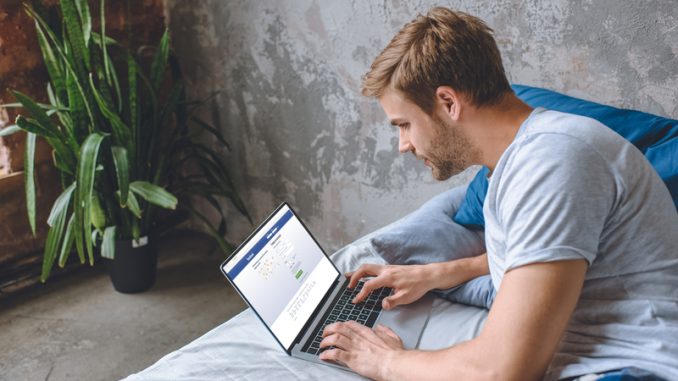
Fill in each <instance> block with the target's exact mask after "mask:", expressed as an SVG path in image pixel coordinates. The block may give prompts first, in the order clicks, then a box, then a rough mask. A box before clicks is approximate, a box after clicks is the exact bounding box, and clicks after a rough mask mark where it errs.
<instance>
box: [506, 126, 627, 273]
mask: <svg viewBox="0 0 678 381" xmlns="http://www.w3.org/2000/svg"><path fill="white" fill-rule="evenodd" d="M500 181H501V182H500V184H499V188H498V191H499V195H500V198H501V200H502V202H501V205H500V210H499V216H500V218H501V219H502V226H503V227H504V229H505V237H506V257H505V263H504V264H505V271H509V270H511V269H513V268H516V267H520V266H524V265H527V264H532V263H538V262H552V261H559V260H571V259H582V258H583V259H586V261H587V262H588V264H589V265H590V264H591V263H593V261H594V260H595V258H596V254H597V252H598V246H599V243H600V240H601V234H602V231H603V227H604V224H605V222H606V219H607V216H608V215H609V214H610V211H611V208H612V207H613V205H614V200H615V199H616V193H617V190H616V188H617V187H616V186H615V179H614V176H613V175H612V173H611V170H610V166H609V165H608V163H607V162H606V161H605V160H604V159H603V157H602V156H601V155H600V154H599V153H598V152H597V151H596V150H595V149H593V148H592V147H591V146H590V145H588V144H587V143H586V142H582V141H580V140H578V139H577V138H574V137H571V136H568V135H561V134H555V133H547V134H539V135H536V136H531V137H528V138H527V139H526V140H525V141H523V142H522V143H521V145H520V146H519V147H518V148H517V152H516V153H515V154H514V155H512V157H511V161H510V162H507V163H506V168H505V170H504V172H503V175H502V179H501V180H500Z"/></svg>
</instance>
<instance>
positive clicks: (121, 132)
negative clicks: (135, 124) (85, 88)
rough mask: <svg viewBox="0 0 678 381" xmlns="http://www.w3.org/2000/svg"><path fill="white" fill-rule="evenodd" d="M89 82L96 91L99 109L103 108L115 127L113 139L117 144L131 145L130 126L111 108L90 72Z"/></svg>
mask: <svg viewBox="0 0 678 381" xmlns="http://www.w3.org/2000/svg"><path fill="white" fill-rule="evenodd" d="M89 83H90V86H91V88H92V92H93V93H94V98H95V99H96V101H97V103H98V104H99V109H100V110H101V113H102V114H104V116H105V117H106V119H108V121H109V122H110V123H111V127H112V129H113V139H114V142H115V144H116V145H123V144H127V145H129V144H130V143H131V140H132V137H131V135H130V131H129V128H127V126H126V125H125V123H123V121H122V119H120V116H119V115H118V114H116V113H115V112H113V111H112V110H111V108H110V107H109V105H108V104H106V101H104V99H103V98H102V97H101V94H99V92H98V91H97V88H96V86H95V85H94V81H93V79H92V75H91V74H90V76H89Z"/></svg>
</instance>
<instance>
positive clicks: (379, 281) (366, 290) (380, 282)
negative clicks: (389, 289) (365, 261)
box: [352, 277, 385, 303]
mask: <svg viewBox="0 0 678 381" xmlns="http://www.w3.org/2000/svg"><path fill="white" fill-rule="evenodd" d="M384 283H385V281H384V278H380V277H376V278H373V279H370V280H368V281H367V282H365V283H364V284H363V288H362V289H361V290H360V292H359V293H358V294H357V295H356V296H355V298H353V300H352V302H353V303H360V302H361V301H362V300H363V299H365V298H366V297H367V296H368V295H369V294H370V292H372V290H375V289H377V288H379V287H383V286H384Z"/></svg>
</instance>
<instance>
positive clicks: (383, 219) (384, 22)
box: [167, 0, 678, 249]
mask: <svg viewBox="0 0 678 381" xmlns="http://www.w3.org/2000/svg"><path fill="white" fill-rule="evenodd" d="M167 2H168V4H167V5H168V7H167V9H168V14H169V16H170V28H171V30H172V35H173V38H174V47H175V49H176V51H177V53H178V54H179V56H180V59H181V63H182V66H183V68H184V70H185V72H186V74H187V78H188V87H189V91H190V93H191V94H192V95H194V96H204V95H206V94H209V93H210V92H212V91H215V90H220V91H221V93H220V95H219V96H218V97H217V102H216V103H217V104H218V105H219V111H220V115H221V124H222V129H223V131H224V133H225V134H226V136H227V139H229V140H230V141H231V143H232V145H233V151H232V152H230V153H227V152H224V153H225V155H226V157H227V158H228V160H229V162H230V163H231V169H232V171H233V172H234V175H235V177H236V178H237V186H238V188H239V189H240V191H241V193H242V194H243V196H244V198H245V201H246V203H247V205H248V206H249V208H250V210H251V211H252V214H253V215H254V217H255V219H260V218H262V217H264V216H265V215H266V213H267V212H268V211H270V210H271V209H272V208H273V207H274V206H275V205H277V203H279V202H280V201H282V200H288V201H290V202H291V204H292V205H294V206H295V207H296V208H297V209H298V211H299V212H300V214H301V215H302V216H303V217H304V218H305V220H306V221H307V223H308V224H309V225H310V227H311V230H312V231H313V232H314V233H315V234H316V235H317V237H318V238H319V240H320V241H321V243H322V244H324V245H325V247H326V248H328V249H336V248H338V247H339V246H341V245H343V244H346V243H348V242H350V241H351V240H353V239H355V238H357V237H358V236H360V235H363V234H365V233H367V232H369V231H371V230H374V229H375V228H377V227H379V226H382V225H384V224H386V223H387V222H390V221H393V220H395V219H396V218H398V217H399V216H401V215H403V214H405V213H406V212H408V211H410V210H413V209H414V208H416V207H417V206H418V205H420V204H421V203H422V202H424V201H425V200H426V199H428V198H429V197H431V196H432V195H434V194H437V193H439V192H441V191H443V190H445V189H448V188H449V187H452V186H456V185H459V184H463V183H465V182H467V181H469V180H470V177H471V176H472V175H473V171H467V172H466V173H464V174H462V175H459V176H457V177H454V178H452V179H450V180H449V181H447V182H444V183H436V182H434V181H433V180H431V177H430V173H429V170H428V169H426V168H425V167H424V166H423V165H422V164H421V163H418V162H416V161H415V160H414V159H413V157H412V156H411V155H406V156H402V155H399V154H398V152H397V135H396V132H395V130H393V129H392V128H391V127H389V126H388V122H387V120H386V118H385V116H384V114H383V112H382V111H381V109H380V108H379V106H378V104H377V103H376V102H375V101H374V100H370V99H365V98H363V97H362V96H360V94H359V88H360V77H361V76H362V75H363V74H364V73H365V71H366V70H367V69H368V68H369V65H370V63H371V61H372V59H373V58H374V57H375V56H376V55H377V54H378V53H379V52H380V51H381V49H383V48H384V46H385V45H386V44H387V43H388V42H389V41H390V39H391V37H392V36H393V35H394V34H395V33H396V32H397V31H398V30H399V29H400V27H402V25H404V24H405V23H406V22H408V21H410V20H411V19H412V18H414V16H416V14H417V13H425V12H426V11H427V10H428V9H429V8H430V7H432V6H434V5H445V6H448V7H451V8H453V9H458V10H463V11H466V12H469V13H472V14H475V15H477V16H479V17H481V18H482V19H484V20H485V21H486V22H487V23H488V24H489V25H490V26H491V27H492V28H494V29H495V33H496V38H497V41H498V43H499V47H500V49H501V51H502V54H503V57H504V65H505V67H506V70H507V72H508V73H509V78H510V80H511V81H512V82H515V83H523V84H529V85H536V86H543V87H547V88H551V89H554V90H559V91H562V92H565V93H567V94H570V95H574V96H579V97H582V98H586V99H591V100H596V101H599V102H603V103H607V104H612V105H616V106H622V107H627V108H635V109H639V110H643V111H647V112H652V113H657V114H662V115H667V116H671V117H676V116H677V114H678V105H677V103H676V99H678V62H677V59H676V55H677V54H678V27H677V26H678V2H677V1H675V0H668V1H623V0H594V1H584V0H551V1H539V0H532V1H519V0H498V1H497V0H492V1H486V0H482V1H479V0H475V1H449V2H443V3H440V2H433V1H395V0H394V1H386V0H383V1H358V0H353V1H347V0H346V1H344V0H323V1H312V0H286V1H276V0H269V1H247V0H242V1H220V0H204V1H188V0H184V1H181V0H167ZM239 221H241V220H240V219H238V217H237V216H235V215H234V220H233V222H232V223H231V225H230V229H231V231H230V232H229V237H230V238H231V239H232V240H234V241H237V240H239V239H241V238H242V237H243V236H244V235H245V234H246V233H247V232H248V230H249V229H250V227H249V226H247V225H245V224H241V223H239Z"/></svg>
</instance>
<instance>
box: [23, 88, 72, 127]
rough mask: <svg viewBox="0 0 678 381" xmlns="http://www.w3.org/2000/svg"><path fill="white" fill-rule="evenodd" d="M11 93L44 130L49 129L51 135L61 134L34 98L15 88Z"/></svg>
mask: <svg viewBox="0 0 678 381" xmlns="http://www.w3.org/2000/svg"><path fill="white" fill-rule="evenodd" d="M12 94H14V96H15V97H16V99H17V100H18V101H19V102H21V104H22V105H23V106H24V108H26V110H28V112H29V113H30V114H31V116H32V117H33V118H34V119H35V121H36V122H37V124H39V125H40V126H42V127H43V128H45V129H46V130H49V131H51V135H52V136H53V137H59V135H61V131H59V128H58V127H57V126H55V125H54V123H52V121H51V120H50V119H49V116H47V113H46V112H45V110H44V109H42V108H41V107H40V106H38V104H37V103H36V102H35V101H34V100H32V99H31V98H30V97H29V96H27V95H26V94H24V93H21V92H19V91H16V90H12Z"/></svg>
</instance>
